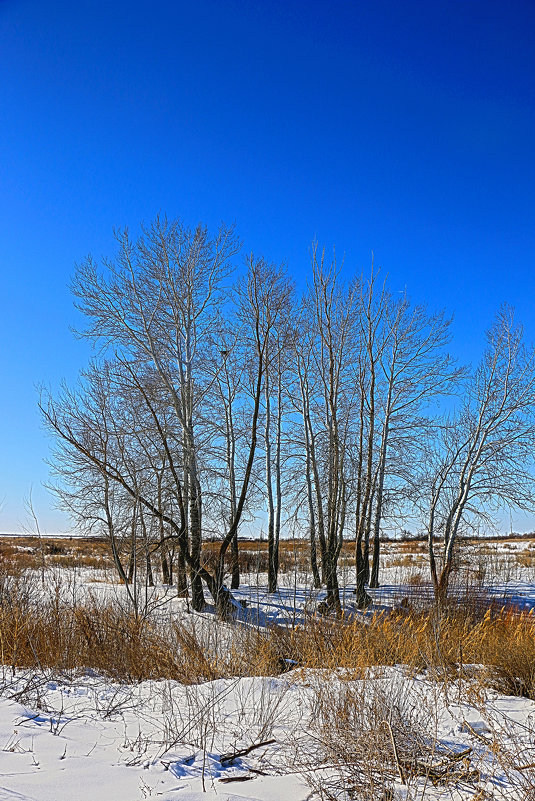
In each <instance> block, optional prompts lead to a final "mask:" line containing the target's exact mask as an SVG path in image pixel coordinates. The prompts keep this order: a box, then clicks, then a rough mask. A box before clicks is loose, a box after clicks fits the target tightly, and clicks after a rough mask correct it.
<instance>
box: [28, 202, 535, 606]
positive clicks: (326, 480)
mask: <svg viewBox="0 0 535 801" xmlns="http://www.w3.org/2000/svg"><path fill="white" fill-rule="evenodd" d="M240 250H241V246H240V243H239V241H238V239H237V237H236V235H235V233H234V231H233V229H232V228H228V227H225V226H221V227H220V229H219V230H218V231H217V232H216V233H214V234H211V233H209V232H208V230H207V229H206V228H204V227H203V226H199V227H197V228H196V229H189V228H188V227H186V226H185V225H184V224H183V223H182V222H181V221H179V220H172V221H171V220H167V219H165V218H158V219H156V220H155V221H154V222H153V223H152V224H151V225H149V226H147V227H144V228H143V229H142V231H141V234H140V236H139V237H138V238H137V239H132V238H131V237H130V235H129V233H128V231H123V232H120V233H118V234H117V252H116V254H115V256H114V257H113V258H111V259H109V260H105V261H104V262H103V263H102V264H97V263H96V262H95V261H94V260H93V259H91V258H88V259H87V260H86V261H85V262H83V263H82V264H81V265H80V266H79V267H78V268H77V271H76V274H75V278H74V281H73V286H72V290H73V294H74V297H75V301H76V305H77V307H78V308H79V310H80V311H81V312H82V315H83V318H84V320H85V321H86V324H85V326H84V327H83V328H82V330H81V331H80V332H79V333H80V336H83V337H86V338H87V339H89V340H90V341H91V343H92V344H93V345H94V352H95V356H94V358H93V360H92V361H91V363H90V365H89V366H88V367H87V369H86V370H85V371H84V372H83V373H82V375H81V376H80V380H79V383H78V385H77V386H76V387H67V386H64V387H63V388H62V389H61V390H60V391H59V392H57V393H51V392H48V391H45V390H43V391H42V393H41V399H40V409H41V413H42V416H43V419H44V421H45V424H46V426H47V427H48V429H49V430H50V431H51V432H52V434H53V436H54V441H55V450H54V454H53V457H52V464H53V468H54V471H55V489H56V492H57V494H58V497H59V500H60V503H61V505H62V506H63V508H65V509H66V510H68V512H69V513H70V515H71V516H72V518H73V520H74V521H75V523H76V524H77V525H78V526H81V527H82V528H84V529H85V530H87V531H90V532H92V533H98V534H100V535H103V536H105V537H107V539H108V540H109V544H110V548H111V551H112V553H113V557H114V562H115V565H116V568H117V571H118V574H119V576H120V578H121V580H122V581H123V582H124V584H125V585H126V587H127V591H128V592H129V594H130V596H131V599H132V602H133V603H134V605H135V604H136V602H137V598H136V593H138V592H139V588H138V585H137V583H136V581H134V580H133V577H134V576H135V575H136V573H137V572H139V571H140V572H142V574H143V576H144V581H145V582H146V583H148V584H151V583H153V581H154V576H153V571H154V570H156V569H158V570H159V575H160V576H161V579H162V581H163V582H164V583H166V584H168V585H176V590H177V592H178V593H179V594H181V595H184V596H185V595H188V596H189V597H190V598H191V604H192V606H193V608H194V609H195V610H202V609H203V608H205V605H206V603H207V596H206V593H207V592H208V593H209V595H210V598H211V601H212V602H213V603H214V605H215V607H216V608H217V610H218V613H219V614H220V615H221V616H223V617H231V616H232V614H233V610H234V607H235V604H234V599H233V596H232V590H233V589H236V588H237V587H238V586H239V582H240V571H239V559H238V556H239V547H240V537H241V536H243V534H244V533H247V534H248V535H253V536H255V535H256V536H259V534H260V533H264V532H265V534H266V538H267V546H268V551H267V553H268V559H267V584H268V590H269V592H275V591H276V590H277V585H278V573H279V543H280V540H281V538H283V537H284V536H286V535H288V534H289V532H290V531H291V532H292V533H295V532H296V531H297V532H298V533H299V535H300V536H302V537H307V538H308V539H309V555H310V569H311V573H312V577H313V581H314V584H315V586H316V587H318V588H319V587H322V586H323V587H324V588H325V590H326V601H325V603H324V607H323V608H324V610H325V611H334V612H340V611H341V601H340V590H339V564H338V563H339V557H340V553H341V549H342V545H343V543H344V541H348V540H350V541H352V542H354V548H355V562H356V568H355V587H356V590H355V591H356V600H357V604H358V605H359V606H361V607H365V606H366V605H368V604H369V602H370V596H369V593H368V591H367V588H368V587H377V586H378V585H379V583H380V580H381V571H380V565H381V541H382V537H383V533H384V532H385V531H386V530H388V531H393V532H396V531H397V532H399V531H400V530H401V529H402V528H406V527H407V526H409V527H412V529H413V530H414V531H416V532H420V531H421V532H426V533H427V537H428V553H429V567H430V578H431V580H432V582H433V586H434V589H435V594H436V597H437V598H439V599H443V598H445V596H446V594H447V591H448V584H449V580H450V577H451V572H452V568H453V555H454V552H455V549H456V547H457V546H458V542H459V539H460V537H461V536H462V535H463V534H464V533H465V532H467V531H471V530H473V529H474V528H475V527H476V525H477V521H478V520H483V521H490V520H491V519H492V516H493V515H494V513H495V512H496V511H499V510H501V509H507V508H520V509H523V510H531V509H532V508H533V506H534V500H533V498H534V484H533V457H532V454H533V452H534V444H535V362H534V352H533V350H532V349H530V348H528V347H527V346H526V345H525V343H524V342H523V336H522V330H521V328H520V327H519V326H518V325H516V324H515V321H514V316H513V313H512V311H511V310H510V309H507V308H503V309H502V310H500V311H499V313H498V314H497V316H496V319H495V321H494V324H493V326H492V328H491V329H490V331H489V334H488V346H487V350H486V352H485V354H484V357H483V360H482V362H481V364H480V365H479V366H478V367H477V368H476V369H475V370H472V369H470V368H463V367H460V366H459V365H458V364H457V363H456V361H455V359H454V358H453V357H452V356H451V354H450V353H449V350H448V348H449V344H450V337H451V320H450V319H449V318H448V317H446V316H445V314H444V313H443V312H441V311H438V312H437V311H429V310H427V309H426V308H425V307H423V306H419V305H413V304H412V303H411V302H410V299H409V298H408V296H407V295H405V294H399V293H397V294H396V295H392V294H391V293H390V292H389V290H388V286H387V282H386V280H384V279H383V277H382V275H381V273H380V272H379V271H377V270H375V269H373V268H372V270H371V272H370V274H369V276H364V275H362V274H360V273H355V274H354V275H353V276H350V277H349V279H347V278H346V276H347V274H348V270H347V268H346V267H345V266H340V265H338V264H337V262H336V259H335V258H332V259H331V258H329V257H328V255H327V254H326V252H325V251H322V250H321V249H320V248H319V246H318V245H317V244H314V245H313V247H312V250H311V268H310V272H309V276H308V280H306V282H305V281H304V282H303V287H302V288H301V289H302V291H300V292H299V293H298V291H297V290H296V287H295V285H294V283H293V281H292V280H291V279H290V277H289V275H288V272H287V271H286V269H285V268H284V266H282V265H281V266H278V265H274V264H271V263H269V262H267V261H266V260H265V259H263V258H258V257H256V256H255V255H254V254H250V255H248V256H247V257H246V258H245V260H244V259H243V257H241V256H240V255H239V254H240ZM236 276H237V277H236ZM305 284H306V285H305ZM207 541H210V543H211V544H212V545H213V543H214V542H217V547H216V549H215V558H214V548H213V547H211V548H210V550H209V551H207V548H206V543H207ZM125 543H126V545H127V546H128V547H126V549H125ZM125 554H126V557H125ZM156 566H159V567H156ZM229 585H230V586H229Z"/></svg>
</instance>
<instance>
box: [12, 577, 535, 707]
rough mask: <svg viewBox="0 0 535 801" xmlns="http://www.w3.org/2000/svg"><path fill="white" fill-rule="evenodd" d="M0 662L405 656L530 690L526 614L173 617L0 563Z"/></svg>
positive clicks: (143, 674) (351, 666) (248, 665)
mask: <svg viewBox="0 0 535 801" xmlns="http://www.w3.org/2000/svg"><path fill="white" fill-rule="evenodd" d="M0 662H1V663H2V664H4V665H10V666H12V667H13V668H52V669H56V670H60V671H70V672H72V671H74V672H76V671H80V670H84V669H87V668H91V669H93V670H96V671H99V672H101V673H103V674H105V675H108V676H110V677H112V678H114V679H116V680H119V681H128V682H135V681H141V680H143V679H149V678H150V679H163V678H167V679H176V680H177V681H180V682H183V683H186V684H190V683H195V682H200V681H206V680H211V679H215V678H219V677H229V676H245V675H268V676H269V675H277V674H279V673H281V672H284V671H286V670H290V669H294V668H321V669H330V670H335V669H338V668H343V669H347V670H349V671H351V672H352V673H353V675H354V676H362V675H364V674H365V673H366V671H367V670H368V668H370V667H372V666H376V665H405V666H407V668H409V669H410V670H411V671H413V672H414V673H416V672H422V671H427V673H428V674H429V675H431V676H432V675H436V676H437V677H440V679H441V680H449V679H450V678H451V679H456V678H457V677H458V676H459V675H460V673H462V670H463V667H464V666H467V665H473V664H477V665H482V666H484V671H482V674H484V678H485V681H487V682H488V683H491V684H493V685H494V686H496V687H498V688H499V689H501V690H502V691H503V692H506V693H511V694H515V695H524V696H526V697H529V698H532V699H535V616H534V615H532V614H525V613H517V612H515V611H514V610H505V609H502V610H500V609H488V610H487V612H486V613H485V614H481V610H480V607H478V606H476V607H474V609H472V610H470V609H469V608H466V606H461V607H456V606H452V607H450V608H448V609H446V610H442V611H441V612H438V611H437V610H436V609H431V610H427V611H423V612H416V611H410V610H407V611H405V612H398V613H395V614H390V615H384V614H383V615H377V616H375V617H373V618H371V619H369V620H368V621H367V622H363V621H362V619H341V620H337V619H322V618H312V617H311V618H309V619H307V620H306V622H305V623H304V624H302V625H299V626H295V627H288V628H283V627H272V628H269V629H262V628H254V627H245V626H241V625H239V624H235V625H232V624H221V623H216V622H214V623H212V624H206V622H205V623H204V624H203V625H202V626H199V625H196V624H195V618H193V617H192V618H190V620H189V622H186V623H178V622H176V621H173V620H171V619H170V618H166V619H164V620H162V619H161V618H158V617H154V618H150V617H149V618H139V617H137V618H136V616H135V615H134V614H133V613H132V612H131V611H129V610H128V609H124V608H123V607H121V606H120V605H119V604H118V603H117V602H114V601H109V600H108V601H103V600H97V598H96V597H92V598H91V597H90V598H89V600H86V601H84V602H81V601H77V600H76V599H75V597H74V594H69V593H68V592H63V593H62V591H61V588H60V587H58V586H51V587H45V588H44V589H43V587H42V585H41V583H40V580H39V576H38V575H36V574H35V573H33V572H30V573H20V574H19V575H18V576H16V577H13V576H9V575H7V576H6V575H5V574H2V575H0Z"/></svg>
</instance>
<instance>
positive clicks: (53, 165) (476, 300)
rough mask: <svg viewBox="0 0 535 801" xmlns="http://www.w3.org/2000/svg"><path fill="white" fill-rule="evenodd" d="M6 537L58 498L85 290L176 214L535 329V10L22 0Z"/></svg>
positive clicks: (460, 311)
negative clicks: (80, 274) (55, 442)
mask: <svg viewBox="0 0 535 801" xmlns="http://www.w3.org/2000/svg"><path fill="white" fill-rule="evenodd" d="M0 76H1V79H0V269H1V271H2V284H1V286H2V304H1V310H0V328H1V331H0V335H1V336H0V342H1V348H0V359H1V365H0V368H1V375H2V391H1V393H0V454H1V467H0V499H2V498H3V500H4V503H3V507H2V510H1V511H0V531H9V530H16V529H20V527H21V525H22V523H23V522H24V519H25V515H24V510H23V499H24V497H25V496H27V495H28V492H29V490H30V487H32V486H33V499H34V503H35V507H36V511H37V512H38V515H39V518H40V521H41V525H42V527H43V528H44V529H46V530H48V531H57V530H61V529H66V528H67V526H68V523H67V521H66V519H65V518H63V517H62V516H61V515H60V514H59V513H58V512H57V511H53V508H52V506H53V499H52V498H51V497H50V496H49V495H48V494H47V493H46V491H45V490H44V489H43V488H42V486H41V484H42V482H43V481H46V478H47V467H46V465H45V463H44V459H46V457H47V453H48V448H49V443H48V441H47V437H46V435H45V434H44V432H43V431H42V430H41V427H40V423H39V418H38V415H37V410H36V401H37V392H36V389H35V386H36V384H39V383H40V382H44V383H46V384H49V385H51V386H52V387H56V386H57V385H58V383H59V381H60V380H61V379H62V378H66V379H67V380H68V381H70V382H72V381H73V380H75V377H76V375H77V372H78V370H79V369H80V368H81V367H82V366H83V365H84V364H85V362H86V360H87V357H88V349H87V346H86V345H85V344H84V343H81V342H79V341H77V340H75V339H74V337H73V335H72V334H71V332H70V326H73V325H74V326H76V323H77V319H76V313H75V311H74V309H73V306H72V300H71V298H70V295H69V290H68V283H69V279H70V276H71V275H72V272H73V269H74V264H75V262H76V261H77V260H81V259H83V258H84V257H85V256H86V255H87V254H88V253H89V252H91V253H92V254H93V255H94V256H95V257H97V258H98V257H100V256H101V255H106V254H109V253H111V252H112V251H113V235H112V232H113V229H114V228H115V227H123V226H125V225H128V226H130V228H131V229H132V230H133V231H135V230H136V227H137V226H138V225H139V223H140V221H142V220H145V221H149V220H151V219H152V218H153V217H154V216H155V215H156V214H157V213H158V212H165V213H167V214H168V215H169V216H181V217H183V219H184V220H185V221H186V222H187V223H188V224H191V225H194V224H196V223H197V222H198V221H203V222H205V223H206V224H208V225H209V226H210V227H213V226H216V225H217V224H218V222H219V221H220V220H224V221H226V222H233V221H235V222H236V225H237V229H238V232H239V234H240V236H241V238H242V239H243V241H244V246H245V248H246V249H248V250H251V249H253V250H254V251H255V252H256V253H258V254H262V255H264V256H265V257H266V258H268V259H270V260H273V261H282V260H285V261H286V262H287V264H288V266H289V268H290V271H291V273H292V274H293V275H294V276H295V278H296V279H297V281H298V283H299V282H300V281H304V280H305V279H304V276H305V274H306V272H307V269H308V251H309V245H310V242H311V240H312V239H313V238H314V237H317V238H318V239H319V241H320V242H321V243H324V244H325V245H326V246H327V247H329V248H330V247H332V246H333V245H335V246H336V248H337V252H338V253H339V254H342V253H345V257H346V269H347V270H348V272H349V271H350V270H353V269H356V270H358V271H360V270H361V269H363V268H364V269H367V268H368V266H369V264H370V260H371V252H372V251H373V252H374V254H375V261H376V264H380V265H382V267H383V268H384V270H385V271H386V272H387V273H388V274H389V276H390V283H391V288H392V289H393V290H394V291H396V290H398V289H399V290H402V289H404V288H405V287H406V288H407V290H408V292H409V294H410V295H411V297H412V298H413V299H414V300H415V301H426V302H427V303H428V304H429V306H430V307H431V308H442V307H445V308H446V309H447V310H448V311H449V312H451V313H454V315H455V337H454V342H453V345H452V349H453V350H454V351H455V352H456V353H457V354H458V355H459V356H460V357H461V359H462V360H464V361H467V360H472V359H473V360H477V359H478V357H479V355H480V353H481V349H482V347H483V340H484V331H485V329H486V328H487V327H488V326H489V324H490V322H491V320H492V316H493V314H494V312H495V310H496V309H497V307H498V306H499V305H500V304H501V303H502V302H503V301H507V302H509V303H512V304H513V305H515V306H516V307H517V310H518V314H519V317H520V318H521V319H522V320H523V321H524V323H525V325H526V330H527V333H528V336H529V338H530V339H534V338H535V324H534V321H533V304H534V301H535V275H534V255H535V229H534V211H535V166H534V164H535V161H534V146H535V4H534V3H533V2H532V0H526V1H525V2H520V0H516V2H515V0H512V1H511V0H510V2H507V3H505V2H494V0H480V2H476V1H474V2H471V1H470V0H462V2H461V1H459V2H442V1H441V0H432V1H431V2H430V0H425V1H424V0H422V1H421V2H410V0H409V1H407V0H404V2H402V3H401V2H399V0H397V1H394V0H392V1H391V2H390V1H387V0H373V2H372V0H368V1H367V2H359V0H353V1H352V2H350V1H349V0H348V2H336V1H335V2H328V3H327V2H313V1H312V0H308V1H307V2H304V1H302V0H264V2H246V1H245V0H224V1H223V0H197V1H196V2H191V0H190V2H187V3H186V2H182V1H181V0H175V1H174V2H161V0H153V1H152V2H150V3H149V2H138V1H137V0H129V2H126V0H115V1H114V2H109V1H108V2H102V0H91V2H88V1H87V0H81V1H80V0H77V2H73V0H68V2H67V1H66V0H65V1H64V0H47V2H43V0H40V2H39V1H38V0H0Z"/></svg>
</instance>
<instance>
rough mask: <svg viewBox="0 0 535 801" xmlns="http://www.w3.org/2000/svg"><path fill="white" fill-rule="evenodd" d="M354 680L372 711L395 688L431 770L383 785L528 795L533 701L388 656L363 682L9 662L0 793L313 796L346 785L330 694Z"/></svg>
mask: <svg viewBox="0 0 535 801" xmlns="http://www.w3.org/2000/svg"><path fill="white" fill-rule="evenodd" d="M348 689H349V690H350V691H353V692H355V693H356V697H357V698H358V699H359V703H361V704H362V705H363V708H364V712H365V714H372V715H373V714H377V712H378V710H379V714H380V707H381V703H384V702H385V701H387V703H388V705H389V706H391V707H393V708H394V709H395V710H396V711H397V714H398V717H399V720H398V719H397V718H396V719H393V718H390V723H391V730H392V732H394V733H395V737H396V738H397V745H398V748H399V749H400V752H401V751H402V750H403V748H404V743H403V742H402V734H403V732H402V729H403V726H405V727H406V729H407V731H408V730H409V729H410V731H411V732H412V734H411V735H410V736H411V737H412V744H413V746H414V743H416V742H418V743H420V745H421V747H422V748H425V749H427V750H426V757H425V759H426V764H427V766H428V767H429V766H431V767H432V768H433V770H435V773H433V771H431V772H429V771H428V775H427V777H426V776H424V775H419V776H418V775H415V776H414V775H413V776H411V775H409V774H408V772H407V771H406V772H407V775H406V776H404V779H405V782H406V784H403V783H402V781H401V778H400V776H399V775H398V776H396V771H395V770H394V772H393V775H392V779H391V782H390V786H391V787H392V788H393V790H394V795H390V796H388V797H390V798H400V799H401V798H406V799H412V798H414V799H417V798H421V797H425V798H430V799H434V798H456V799H462V798H467V799H468V798H477V799H484V798H509V799H516V798H518V799H519V801H520V799H526V798H527V797H529V796H528V795H527V793H528V792H529V790H530V789H531V788H532V786H533V785H534V784H535V779H534V777H533V771H532V770H531V769H530V768H529V767H528V768H526V765H530V764H531V763H533V762H535V753H534V746H533V742H534V734H535V703H533V702H531V701H526V700H525V699H520V698H511V697H505V696H500V695H496V694H494V693H492V692H491V691H486V692H485V693H484V696H485V697H483V695H482V691H481V688H480V687H479V685H478V684H477V683H476V682H474V683H471V681H470V680H463V683H462V685H461V687H460V688H459V685H458V683H456V682H453V683H448V684H447V685H445V684H443V683H441V682H440V681H437V680H436V679H435V680H429V679H425V678H423V677H414V678H409V677H407V676H405V675H404V674H403V672H402V671H401V670H400V669H394V668H390V669H385V670H384V671H380V672H377V673H376V674H375V675H374V676H372V677H371V678H369V679H367V680H366V681H365V682H363V681H355V680H351V678H350V677H348V676H344V675H342V674H337V675H336V676H333V675H332V674H331V675H327V674H326V673H325V672H323V671H297V670H296V671H292V672H290V673H287V674H284V675H283V676H281V677H278V678H242V679H230V680H229V679H227V680H218V681H214V682H208V683H206V684H202V685H199V686H190V687H184V686H181V685H178V684H176V683H173V682H144V683H141V684H139V685H136V686H126V685H115V684H112V683H110V682H104V681H103V680H101V679H99V678H98V677H97V676H91V675H88V676H85V677H84V678H83V679H80V680H76V681H73V682H69V683H61V682H56V681H51V680H47V678H46V677H45V676H39V675H37V674H32V676H29V675H28V674H25V675H23V674H22V673H19V674H15V675H14V676H13V675H9V676H8V675H7V674H6V675H5V676H4V697H3V698H2V699H1V700H0V748H1V749H2V750H1V754H0V766H1V767H0V799H1V801H63V799H65V800H67V799H68V800H69V801H95V799H99V800H100V801H105V800H106V801H107V800H108V799H109V801H134V799H147V798H154V799H160V801H201V799H203V801H209V799H219V801H238V799H239V800H240V801H244V799H251V800H252V799H255V800H256V799H258V800H259V801H301V799H302V801H304V800H305V799H307V798H311V797H318V798H320V797H321V795H320V794H319V792H320V789H321V787H322V783H323V784H324V785H325V786H328V787H330V788H331V791H332V788H333V787H334V790H335V792H336V797H339V798H348V797H351V796H348V795H345V792H346V791H347V790H348V789H350V787H351V776H352V774H353V773H354V770H353V768H351V767H349V770H347V769H346V768H344V766H343V765H342V766H341V765H339V764H336V760H335V761H333V758H332V756H333V752H331V751H330V750H329V748H330V746H331V745H332V741H331V739H330V734H329V733H328V732H327V731H326V730H325V728H322V724H321V718H322V711H321V710H322V707H323V706H324V705H325V701H326V699H329V698H330V699H332V698H335V697H345V696H344V693H347V691H348ZM7 696H11V698H8V697H7ZM16 698H18V700H15V699H16ZM400 726H401V728H400ZM336 736H337V735H336V733H333V734H332V737H333V738H334V739H336ZM388 745H389V741H388V739H386V740H385V745H384V747H385V748H388ZM251 746H254V747H253V748H251ZM247 749H251V750H250V751H249V753H242V754H241V755H240V754H239V752H240V751H241V752H246V751H247ZM236 754H237V755H236ZM422 754H423V752H422ZM233 755H234V758H233ZM422 758H423V757H422ZM394 764H395V763H394ZM433 766H434V767H433ZM519 768H520V770H519ZM437 770H438V772H437ZM435 775H438V776H439V781H438V782H436V783H434V782H433V781H432V779H433V777H434V776H435ZM315 793H318V794H317V795H315ZM381 795H382V794H381ZM381 795H377V797H378V798H380V797H381ZM323 797H325V798H328V797H333V796H327V795H325V796H323ZM370 797H373V796H370ZM383 797H384V796H383Z"/></svg>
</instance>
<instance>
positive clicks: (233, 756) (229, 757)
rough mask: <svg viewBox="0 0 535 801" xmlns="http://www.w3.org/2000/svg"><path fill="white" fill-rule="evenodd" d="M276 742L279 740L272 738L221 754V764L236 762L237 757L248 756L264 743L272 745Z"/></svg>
mask: <svg viewBox="0 0 535 801" xmlns="http://www.w3.org/2000/svg"><path fill="white" fill-rule="evenodd" d="M275 742H277V741H276V740H273V739H272V740H264V741H263V742H261V743H254V745H250V746H249V748H242V749H241V750H240V751H233V752H232V753H230V754H221V756H220V757H219V761H220V762H221V764H222V763H223V762H229V763H230V762H234V760H235V759H238V758H239V757H243V756H247V754H250V753H251V751H254V750H255V749H256V748H262V746H263V745H272V743H275Z"/></svg>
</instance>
